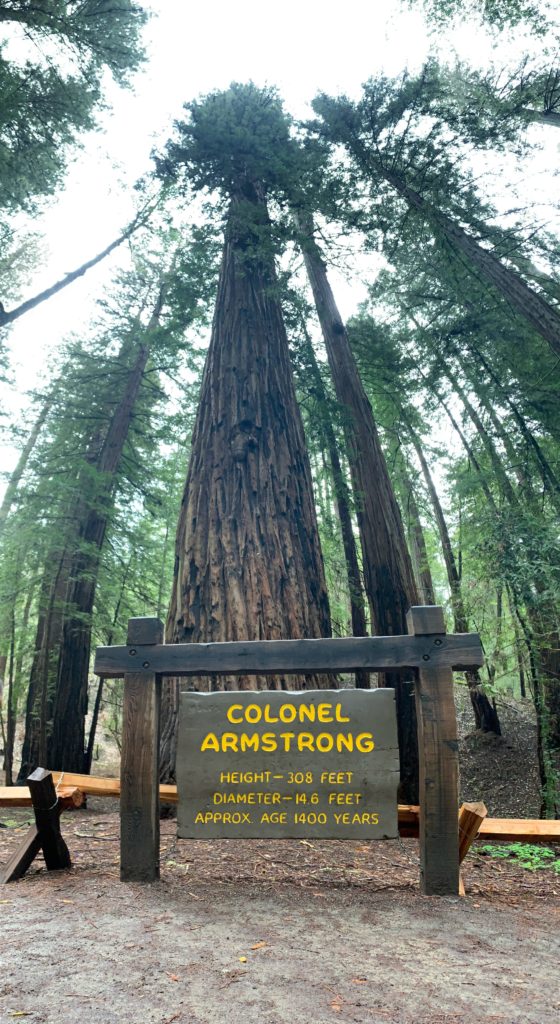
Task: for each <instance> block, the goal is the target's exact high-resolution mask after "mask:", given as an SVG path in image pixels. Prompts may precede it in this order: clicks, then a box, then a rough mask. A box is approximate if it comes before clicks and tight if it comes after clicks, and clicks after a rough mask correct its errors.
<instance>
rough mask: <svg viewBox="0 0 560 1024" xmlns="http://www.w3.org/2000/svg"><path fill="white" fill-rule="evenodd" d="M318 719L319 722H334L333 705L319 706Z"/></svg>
mask: <svg viewBox="0 0 560 1024" xmlns="http://www.w3.org/2000/svg"><path fill="white" fill-rule="evenodd" d="M317 719H318V721H319V722H332V720H333V716H332V704H318V705H317Z"/></svg>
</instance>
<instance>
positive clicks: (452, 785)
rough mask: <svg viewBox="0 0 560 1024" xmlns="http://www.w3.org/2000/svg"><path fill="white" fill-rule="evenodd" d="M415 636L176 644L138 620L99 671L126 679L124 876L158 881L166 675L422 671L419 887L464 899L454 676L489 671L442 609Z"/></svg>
mask: <svg viewBox="0 0 560 1024" xmlns="http://www.w3.org/2000/svg"><path fill="white" fill-rule="evenodd" d="M408 629H409V632H408V635H406V636H391V637H347V638H343V639H335V640H332V639H319V640H262V641H247V642H235V643H211V644H169V645H166V644H164V642H163V624H162V623H161V622H160V620H159V619H154V618H138V619H130V620H129V626H128V636H127V644H126V646H122V647H99V648H98V649H97V652H96V658H95V668H94V671H95V673H96V674H97V675H99V676H102V677H104V678H121V677H124V681H125V684H124V710H123V741H122V752H121V878H122V879H123V880H126V881H153V880H155V879H156V878H157V877H158V875H159V799H160V791H159V773H158V751H159V708H160V699H161V678H162V676H205V675H210V676H211V675H218V674H220V675H251V674H257V673H258V674H259V675H262V674H269V675H274V674H276V673H279V672H282V673H285V672H289V673H294V672H295V673H315V672H332V673H333V674H334V673H337V672H342V671H352V670H355V669H367V670H368V671H384V670H387V669H391V670H394V669H401V668H402V669H406V668H408V669H414V670H416V676H417V679H416V687H415V692H416V710H417V718H418V746H419V757H420V815H419V819H420V820H419V837H420V856H421V872H420V886H421V890H422V892H424V893H426V894H428V895H450V894H451V895H457V893H458V891H459V828H458V812H459V801H458V746H457V725H456V719H455V705H454V701H453V675H452V670H453V669H456V670H459V669H465V668H468V667H470V666H480V665H482V664H483V656H482V647H481V644H480V639H479V637H478V635H477V634H474V633H460V634H450V635H447V634H446V632H445V622H444V617H443V610H442V609H441V608H439V607H437V606H426V607H414V608H411V609H410V611H409V613H408Z"/></svg>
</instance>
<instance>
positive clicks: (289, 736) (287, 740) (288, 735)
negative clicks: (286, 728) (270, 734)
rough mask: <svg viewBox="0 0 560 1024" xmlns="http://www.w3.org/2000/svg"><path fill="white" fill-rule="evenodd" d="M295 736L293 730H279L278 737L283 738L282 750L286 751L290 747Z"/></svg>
mask: <svg viewBox="0 0 560 1024" xmlns="http://www.w3.org/2000/svg"><path fill="white" fill-rule="evenodd" d="M294 737H295V733H294V732H281V733H280V739H281V740H284V750H285V751H286V753H287V752H288V751H289V750H291V749H292V740H293V739H294Z"/></svg>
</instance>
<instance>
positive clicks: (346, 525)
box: [306, 337, 370, 690]
mask: <svg viewBox="0 0 560 1024" xmlns="http://www.w3.org/2000/svg"><path fill="white" fill-rule="evenodd" d="M306 356H307V359H308V361H309V367H310V370H311V374H312V384H311V387H312V388H313V394H314V396H315V397H316V399H317V401H318V403H319V406H320V407H321V409H323V410H325V414H324V416H323V417H322V421H321V431H322V433H323V436H324V441H325V445H326V448H327V451H328V455H329V462H330V468H331V473H332V479H333V484H334V494H335V501H336V507H337V511H338V518H339V521H340V532H341V535H342V546H343V548H344V558H345V562H346V576H347V580H348V594H349V598H350V617H351V622H352V636H367V635H368V632H367V622H366V611H365V607H364V592H363V588H362V580H361V575H360V566H359V562H358V552H357V550H356V540H355V537H354V528H353V525H352V513H351V509H350V495H349V488H348V484H347V482H346V479H345V476H344V473H343V470H342V465H341V462H340V456H339V454H338V444H337V440H336V435H335V432H334V427H333V425H332V422H331V420H330V417H329V400H328V396H327V392H326V389H325V385H324V383H323V378H322V377H321V371H320V369H319V365H318V363H317V359H316V356H315V352H314V351H313V345H312V343H311V339H310V338H309V337H306ZM355 680H356V686H357V687H358V689H366V690H367V689H369V685H370V673H369V672H365V671H364V670H363V669H358V670H357V671H356V672H355Z"/></svg>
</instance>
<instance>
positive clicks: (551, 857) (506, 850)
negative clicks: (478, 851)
mask: <svg viewBox="0 0 560 1024" xmlns="http://www.w3.org/2000/svg"><path fill="white" fill-rule="evenodd" d="M482 852H483V853H487V854H489V856H490V857H494V858H496V859H498V860H509V858H510V857H511V858H513V859H514V860H515V861H517V863H518V864H519V866H520V867H521V868H524V869H525V870H526V871H542V870H546V869H549V870H551V871H554V873H555V874H557V875H560V857H559V856H558V854H557V852H556V851H555V850H551V849H550V848H549V847H548V846H536V845H535V844H533V843H507V844H505V843H504V844H503V845H501V846H495V845H494V844H492V843H489V844H488V845H486V846H483V847H482Z"/></svg>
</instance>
